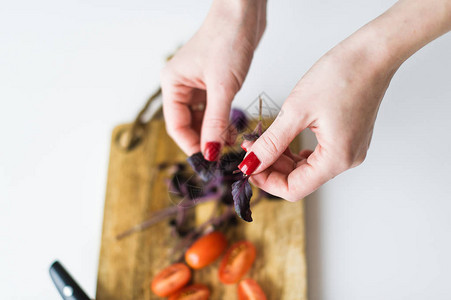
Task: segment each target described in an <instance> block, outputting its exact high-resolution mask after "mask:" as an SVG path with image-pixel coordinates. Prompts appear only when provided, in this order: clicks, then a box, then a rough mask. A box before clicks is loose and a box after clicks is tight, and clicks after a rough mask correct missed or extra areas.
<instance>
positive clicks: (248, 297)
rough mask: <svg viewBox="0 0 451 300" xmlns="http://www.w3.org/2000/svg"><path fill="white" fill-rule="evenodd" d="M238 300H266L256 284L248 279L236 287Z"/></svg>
mask: <svg viewBox="0 0 451 300" xmlns="http://www.w3.org/2000/svg"><path fill="white" fill-rule="evenodd" d="M238 299H239V300H266V295H265V293H264V292H263V290H262V288H261V287H260V286H259V285H258V283H257V282H256V281H255V280H253V279H250V278H247V279H243V280H241V281H240V284H239V285H238Z"/></svg>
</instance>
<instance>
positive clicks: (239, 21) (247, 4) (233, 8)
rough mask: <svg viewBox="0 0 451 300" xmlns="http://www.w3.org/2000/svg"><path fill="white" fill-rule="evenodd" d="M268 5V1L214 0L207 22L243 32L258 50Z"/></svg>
mask: <svg viewBox="0 0 451 300" xmlns="http://www.w3.org/2000/svg"><path fill="white" fill-rule="evenodd" d="M266 3H267V1H266V0H214V1H213V3H212V6H211V9H210V11H209V13H208V16H207V19H206V20H205V22H207V23H208V22H214V23H216V24H218V22H219V23H222V27H223V28H224V30H237V29H238V30H240V31H242V32H243V34H245V35H246V39H248V40H249V42H250V43H251V44H252V45H253V47H254V48H256V47H257V45H258V43H259V41H260V39H261V37H262V35H263V33H264V31H265V28H266ZM251 33H252V34H251Z"/></svg>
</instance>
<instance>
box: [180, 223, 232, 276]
mask: <svg viewBox="0 0 451 300" xmlns="http://www.w3.org/2000/svg"><path fill="white" fill-rule="evenodd" d="M226 247H227V240H226V237H225V236H224V234H223V233H222V232H220V231H213V232H211V233H208V234H206V235H204V236H202V237H201V238H199V239H198V240H197V241H195V242H194V244H193V245H192V246H191V247H189V249H188V250H187V251H186V252H185V261H186V263H187V264H188V265H189V266H190V267H191V268H193V269H201V268H203V267H205V266H207V265H209V264H211V263H212V262H214V261H215V260H216V259H217V258H218V257H219V256H220V255H221V253H222V252H224V250H225V248H226Z"/></svg>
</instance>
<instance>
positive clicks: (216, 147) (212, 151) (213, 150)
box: [204, 142, 221, 161]
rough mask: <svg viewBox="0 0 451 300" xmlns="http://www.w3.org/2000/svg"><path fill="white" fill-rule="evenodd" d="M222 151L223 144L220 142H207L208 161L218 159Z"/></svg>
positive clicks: (205, 154)
mask: <svg viewBox="0 0 451 300" xmlns="http://www.w3.org/2000/svg"><path fill="white" fill-rule="evenodd" d="M220 151H221V144H220V143H218V142H208V143H207V144H205V151H204V157H205V159H206V160H208V161H216V160H217V159H218V156H219V152H220Z"/></svg>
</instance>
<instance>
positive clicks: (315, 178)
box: [250, 145, 336, 202]
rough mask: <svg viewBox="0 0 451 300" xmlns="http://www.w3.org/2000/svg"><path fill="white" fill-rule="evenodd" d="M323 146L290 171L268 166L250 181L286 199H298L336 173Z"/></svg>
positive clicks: (318, 147)
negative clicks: (281, 170) (277, 169)
mask: <svg viewBox="0 0 451 300" xmlns="http://www.w3.org/2000/svg"><path fill="white" fill-rule="evenodd" d="M327 157H328V156H327V155H325V153H324V150H323V148H322V147H321V146H320V145H318V146H317V147H316V149H315V151H314V152H313V153H312V154H311V155H310V156H309V157H308V158H306V159H304V160H302V161H301V162H299V163H298V166H297V168H295V169H294V170H293V171H291V172H290V173H282V172H280V171H276V170H274V169H272V168H269V169H267V170H265V171H263V172H261V173H258V174H256V175H252V176H251V177H250V181H251V182H252V183H253V184H254V185H256V186H257V187H259V188H261V189H262V190H264V191H266V192H268V193H270V194H273V195H276V196H279V197H281V198H283V199H286V200H288V201H292V202H294V201H298V200H301V199H302V198H304V197H305V196H307V195H309V194H311V193H313V192H314V191H315V190H317V189H318V188H319V187H320V186H321V185H323V184H324V183H326V182H327V181H329V180H330V179H332V178H333V177H334V176H335V175H336V171H335V168H334V165H333V164H331V163H330V162H329V160H328V159H327Z"/></svg>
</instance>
